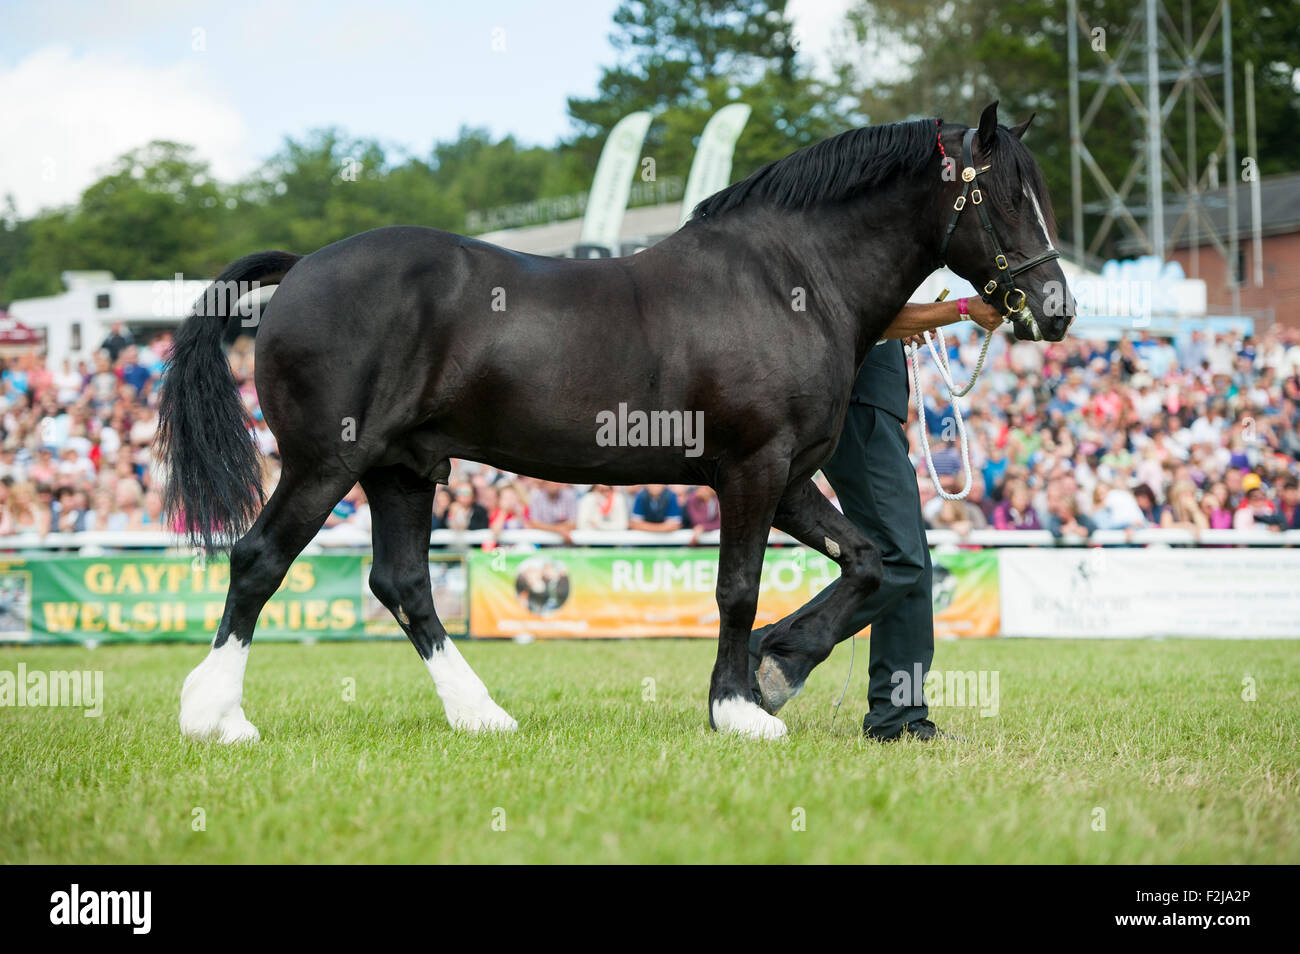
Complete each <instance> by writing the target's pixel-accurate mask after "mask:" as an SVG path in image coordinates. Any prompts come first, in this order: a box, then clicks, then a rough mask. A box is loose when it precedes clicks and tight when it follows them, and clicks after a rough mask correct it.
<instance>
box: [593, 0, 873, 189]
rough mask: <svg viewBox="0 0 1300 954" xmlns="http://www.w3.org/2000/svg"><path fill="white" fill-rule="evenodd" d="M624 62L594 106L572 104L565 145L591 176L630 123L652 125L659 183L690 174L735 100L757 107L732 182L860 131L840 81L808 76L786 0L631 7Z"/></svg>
mask: <svg viewBox="0 0 1300 954" xmlns="http://www.w3.org/2000/svg"><path fill="white" fill-rule="evenodd" d="M614 24H615V26H616V28H617V29H616V31H615V33H614V34H613V36H612V38H611V39H612V42H613V44H614V47H615V49H616V50H618V51H619V62H618V63H617V64H616V65H614V66H611V67H608V68H606V69H605V70H604V72H603V73H602V75H601V78H600V81H599V83H598V86H597V95H596V96H595V97H594V98H591V99H581V98H576V97H575V98H571V99H570V100H569V115H570V117H571V118H572V119H573V121H574V124H575V126H576V127H577V130H578V133H577V135H576V137H575V138H574V140H573V141H572V142H570V143H569V144H568V145H569V147H570V148H572V149H574V150H575V151H576V152H577V153H578V154H579V155H580V156H581V157H582V158H583V161H584V162H585V164H586V166H587V168H588V169H594V168H595V163H596V159H597V157H598V156H599V154H600V149H601V147H602V146H603V144H604V141H605V137H606V136H607V135H608V134H609V131H610V130H611V129H612V128H613V127H614V124H615V123H617V122H618V120H619V119H621V118H622V117H623V116H625V115H627V114H628V113H630V112H633V111H636V110H641V109H644V110H649V111H650V112H651V113H652V114H653V115H654V117H655V122H654V123H653V124H652V125H651V127H650V132H649V134H648V135H647V137H646V146H645V153H646V154H647V155H649V156H652V157H654V159H655V160H656V167H657V170H656V171H657V173H658V174H659V175H661V176H662V175H666V174H676V175H681V176H682V177H685V176H686V173H687V171H688V170H689V168H690V162H691V159H692V158H693V155H694V150H695V146H696V145H697V144H698V142H699V134H700V132H701V131H702V129H703V127H704V124H705V122H706V121H707V120H708V117H709V116H711V115H712V114H713V113H714V112H715V111H716V110H718V109H719V108H721V107H722V106H725V105H726V104H727V103H730V102H746V103H749V104H750V105H751V106H752V107H754V112H753V115H752V116H751V118H750V120H749V123H748V125H747V126H746V128H745V132H744V134H743V135H742V136H741V139H740V142H739V143H738V144H737V148H736V158H735V163H734V168H735V177H737V178H738V177H741V176H744V175H748V174H749V173H750V172H752V171H754V170H755V169H756V168H758V167H759V166H760V165H762V164H763V163H766V162H770V161H771V160H773V159H778V158H780V157H781V156H783V155H785V154H787V153H789V152H790V151H792V150H794V149H796V148H798V147H800V146H803V145H807V144H809V143H811V142H816V141H817V140H819V139H823V138H825V137H826V136H828V135H831V134H833V133H836V132H841V131H843V130H844V129H846V128H849V127H850V126H853V125H855V124H856V123H857V122H858V121H859V120H860V117H859V116H858V115H857V114H856V113H855V112H854V111H853V109H852V108H851V106H852V104H851V103H848V102H847V101H846V99H845V97H844V95H843V93H842V91H841V90H840V89H839V88H838V86H837V84H836V83H823V82H820V81H818V80H817V79H815V78H814V77H813V76H812V75H811V74H810V73H809V72H808V70H807V69H806V67H805V66H804V64H803V62H802V60H801V59H800V57H799V55H798V51H797V50H796V41H795V34H794V27H793V24H792V22H791V20H790V18H789V16H788V14H787V13H786V2H785V0H743V2H739V3H736V2H722V0H624V2H623V3H622V4H620V6H619V7H618V10H617V11H616V12H615V14H614Z"/></svg>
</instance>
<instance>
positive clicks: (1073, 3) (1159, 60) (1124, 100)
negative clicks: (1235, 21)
mask: <svg viewBox="0 0 1300 954" xmlns="http://www.w3.org/2000/svg"><path fill="white" fill-rule="evenodd" d="M1176 2H1177V0H1169V3H1170V4H1173V3H1176ZM1067 6H1068V16H1067V31H1068V37H1067V39H1068V44H1069V110H1070V182H1071V196H1070V198H1071V211H1072V216H1073V218H1072V225H1073V230H1074V241H1075V253H1076V255H1078V256H1079V259H1080V260H1083V257H1084V255H1085V254H1086V255H1089V256H1095V255H1096V254H1097V253H1098V251H1099V250H1100V249H1101V248H1102V245H1103V243H1104V242H1105V241H1106V239H1107V238H1108V237H1109V236H1110V234H1111V232H1112V230H1114V229H1115V228H1116V227H1117V226H1119V227H1120V228H1121V229H1122V230H1123V231H1124V232H1126V233H1127V235H1128V237H1130V238H1132V239H1135V240H1137V241H1138V242H1139V243H1140V244H1141V245H1143V246H1144V247H1145V249H1146V251H1147V252H1148V253H1150V254H1155V255H1159V256H1160V257H1161V259H1164V258H1165V255H1166V253H1167V251H1168V250H1169V248H1170V247H1171V246H1172V245H1173V244H1174V243H1175V242H1177V241H1179V240H1180V239H1182V238H1183V237H1184V236H1186V237H1187V238H1188V240H1189V242H1190V244H1191V248H1190V254H1191V263H1190V264H1191V269H1190V270H1191V273H1192V274H1191V277H1194V278H1195V277H1199V274H1198V273H1199V256H1198V252H1197V247H1198V245H1199V244H1200V242H1201V240H1202V238H1204V239H1208V240H1209V242H1210V244H1212V245H1213V246H1214V247H1215V249H1217V251H1218V252H1219V254H1220V255H1222V256H1223V258H1224V261H1225V264H1226V265H1227V268H1226V274H1227V276H1228V283H1229V285H1230V287H1231V288H1232V298H1233V306H1234V311H1240V289H1239V286H1240V276H1239V275H1238V261H1239V259H1238V237H1237V179H1238V176H1239V175H1240V168H1239V166H1238V164H1237V144H1236V141H1235V129H1236V124H1235V118H1234V115H1233V86H1232V80H1233V62H1232V22H1231V12H1232V11H1231V6H1230V0H1219V3H1218V5H1217V6H1216V7H1215V10H1214V13H1213V14H1212V15H1211V16H1210V18H1209V21H1208V22H1206V23H1205V24H1204V25H1203V26H1201V27H1200V29H1199V31H1197V30H1195V29H1194V26H1193V23H1192V13H1191V3H1190V0H1182V23H1181V24H1179V23H1176V22H1175V21H1174V19H1173V18H1172V17H1171V16H1170V14H1169V11H1168V9H1167V8H1166V4H1165V2H1162V0H1141V2H1139V3H1138V4H1136V6H1135V8H1134V10H1133V14H1132V16H1131V17H1130V19H1129V21H1128V23H1127V24H1126V25H1125V26H1124V27H1123V29H1122V30H1121V31H1119V36H1118V37H1116V36H1115V31H1114V30H1110V31H1106V30H1101V29H1099V28H1095V27H1094V26H1093V25H1091V24H1090V23H1089V22H1088V21H1087V19H1085V18H1084V16H1083V15H1082V14H1081V13H1080V12H1079V8H1078V7H1079V5H1078V0H1067ZM1080 31H1082V33H1083V38H1084V42H1085V46H1084V51H1085V55H1086V56H1088V57H1089V58H1092V59H1093V60H1094V61H1095V62H1096V63H1097V66H1096V67H1094V68H1090V69H1080V63H1079V56H1080V51H1079V43H1080ZM1108 33H1109V34H1110V35H1109V36H1108V35H1107V34H1108ZM1216 33H1217V34H1218V35H1219V41H1220V42H1219V50H1218V53H1219V56H1218V61H1217V62H1216V61H1214V60H1213V59H1210V57H1214V55H1215V51H1214V50H1213V49H1211V47H1210V44H1211V42H1212V41H1213V40H1214V38H1215V34H1216ZM1116 41H1118V42H1116ZM1215 76H1219V77H1222V86H1221V90H1220V94H1219V96H1216V95H1215V92H1214V91H1213V90H1211V88H1210V85H1209V83H1208V82H1207V79H1208V78H1210V77H1215ZM1081 84H1086V85H1088V86H1089V87H1090V90H1091V94H1090V98H1089V100H1088V103H1087V107H1086V108H1085V109H1084V110H1083V111H1082V113H1081V112H1080V102H1079V100H1080V86H1081ZM1138 88H1142V91H1141V92H1139V89H1138ZM1112 90H1113V91H1115V92H1116V93H1117V94H1118V95H1117V96H1116V97H1112V96H1110V95H1109V94H1110V93H1111V91H1112ZM1116 99H1117V100H1118V107H1119V108H1120V109H1123V110H1126V111H1127V112H1128V113H1129V115H1133V116H1136V117H1137V118H1138V120H1139V121H1140V122H1141V123H1142V125H1143V128H1144V130H1145V133H1144V137H1143V140H1142V142H1141V143H1140V147H1139V148H1137V149H1135V152H1134V156H1133V159H1132V162H1131V163H1130V164H1129V167H1128V169H1127V171H1126V172H1125V174H1124V177H1123V179H1122V180H1120V182H1119V184H1118V185H1115V184H1114V183H1113V182H1112V180H1111V179H1110V177H1109V176H1107V174H1106V173H1105V171H1103V170H1102V169H1101V167H1100V166H1099V165H1098V164H1097V162H1096V160H1095V159H1094V158H1093V156H1092V154H1091V152H1089V150H1088V146H1087V142H1086V137H1087V134H1088V131H1089V130H1090V129H1092V128H1093V127H1094V126H1095V125H1096V123H1097V122H1098V120H1099V119H1102V118H1104V117H1103V110H1104V109H1107V108H1109V109H1114V108H1115V102H1114V101H1115V100H1116ZM1180 101H1183V102H1184V103H1185V107H1186V108H1185V110H1184V112H1185V114H1186V120H1187V122H1186V130H1185V132H1184V137H1185V147H1184V149H1183V150H1182V151H1181V154H1180V151H1179V150H1178V149H1177V148H1176V147H1175V145H1174V143H1175V141H1176V137H1175V136H1174V135H1170V134H1168V131H1167V130H1166V129H1165V124H1166V122H1168V120H1169V117H1170V115H1171V114H1172V113H1173V111H1174V109H1175V108H1176V107H1177V106H1178V105H1179V102H1180ZM1220 102H1221V103H1222V105H1220ZM1198 106H1199V108H1200V109H1201V110H1203V111H1204V112H1205V114H1206V115H1208V116H1210V117H1211V118H1212V120H1213V122H1214V126H1215V127H1216V130H1217V133H1216V135H1217V136H1218V142H1217V143H1216V144H1215V146H1214V148H1213V150H1211V152H1210V154H1209V158H1208V161H1207V162H1205V164H1204V167H1203V168H1198V164H1199V163H1198V156H1199V155H1200V152H1199V151H1198V147H1197V142H1196V136H1197V130H1196V117H1197V108H1198ZM1112 115H1113V114H1112ZM1221 160H1222V161H1224V163H1225V180H1226V185H1227V191H1228V202H1227V229H1226V234H1223V233H1221V232H1220V230H1219V229H1217V228H1216V227H1215V224H1214V222H1213V221H1212V220H1211V219H1210V217H1209V216H1208V215H1207V214H1206V207H1207V200H1206V199H1205V198H1204V196H1203V193H1205V192H1206V191H1207V190H1212V189H1215V188H1217V187H1218V184H1219V182H1218V180H1219V163H1220V161H1221ZM1084 168H1086V169H1087V171H1088V173H1089V176H1090V178H1091V181H1092V184H1093V185H1094V186H1095V187H1096V189H1097V190H1099V191H1100V192H1101V195H1102V198H1101V200H1100V201H1095V202H1090V203H1085V202H1084V201H1083V188H1084V175H1083V171H1084ZM1139 180H1144V184H1145V188H1146V197H1145V201H1144V202H1143V201H1139V200H1138V199H1137V198H1136V197H1135V196H1134V195H1133V193H1134V191H1135V187H1136V186H1137V185H1138V183H1139ZM1255 180H1256V181H1255V185H1256V186H1258V176H1256V177H1255ZM1167 192H1168V194H1167ZM1084 212H1090V213H1094V214H1096V213H1100V214H1101V216H1102V218H1101V222H1100V223H1099V224H1098V226H1097V229H1096V231H1095V232H1094V233H1093V235H1092V236H1091V238H1090V239H1089V238H1088V237H1087V236H1086V235H1085V232H1084V219H1083V215H1084ZM1174 214H1176V215H1177V218H1176V219H1174V224H1173V227H1172V228H1167V227H1166V226H1167V219H1166V216H1167V215H1169V216H1172V215H1174ZM1143 216H1144V217H1145V220H1146V223H1145V226H1144V225H1143V224H1142V223H1140V222H1139V221H1138V219H1139V217H1143Z"/></svg>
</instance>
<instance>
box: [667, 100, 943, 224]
mask: <svg viewBox="0 0 1300 954" xmlns="http://www.w3.org/2000/svg"><path fill="white" fill-rule="evenodd" d="M936 123H937V125H936ZM942 123H943V121H942V120H937V121H936V120H934V119H918V120H912V121H910V122H902V123H890V124H889V125H887V126H861V127H859V128H857V129H850V130H849V131H848V132H843V133H840V134H839V135H838V136H832V137H831V138H830V139H824V140H822V141H821V142H818V143H814V144H813V145H811V146H805V147H804V148H802V149H800V150H798V151H797V152H792V153H791V154H790V155H788V156H786V157H785V158H784V159H777V160H776V161H775V162H769V163H768V164H767V165H765V166H763V168H761V169H759V170H758V171H757V172H755V173H754V174H753V175H751V176H750V177H749V178H747V179H741V180H740V181H739V182H737V183H735V184H734V185H729V186H727V187H726V188H725V189H723V190H722V191H720V192H715V193H714V194H713V195H711V196H709V197H708V198H707V199H705V200H704V201H703V202H701V203H700V204H699V205H697V206H696V207H695V211H694V213H693V214H692V216H691V217H692V218H693V219H708V218H713V217H715V216H718V215H721V214H722V213H724V212H728V211H730V210H731V209H734V208H736V207H737V206H739V205H742V204H744V203H746V202H748V201H753V200H758V201H762V202H766V203H769V204H772V205H776V206H780V207H783V208H792V209H806V208H808V207H809V206H812V205H816V204H818V203H820V202H833V201H836V200H839V199H847V198H850V197H851V196H854V195H857V194H858V193H860V192H862V191H864V190H866V189H869V188H870V187H872V186H874V185H879V184H880V183H882V182H885V181H886V180H888V179H891V178H893V177H894V176H896V175H898V174H899V173H900V172H905V171H908V170H915V169H917V168H919V167H920V165H921V164H922V163H924V162H925V161H926V160H927V159H929V158H930V157H931V156H933V155H935V154H936V153H937V151H938V150H937V140H938V132H939V128H940V126H941V125H942Z"/></svg>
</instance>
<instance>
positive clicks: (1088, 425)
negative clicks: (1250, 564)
mask: <svg viewBox="0 0 1300 954" xmlns="http://www.w3.org/2000/svg"><path fill="white" fill-rule="evenodd" d="M977 354H978V339H975V338H973V337H972V338H968V339H966V340H964V341H962V342H960V343H958V344H952V343H950V348H949V356H950V360H951V362H952V364H953V367H954V377H955V379H957V380H959V381H960V380H964V379H965V377H966V376H967V375H968V373H969V370H968V369H969V368H971V367H972V366H973V364H974V361H975V358H976V356H977ZM929 364H930V361H929V358H928V357H926V358H925V360H924V361H923V362H922V365H923V369H925V370H923V372H922V378H923V383H922V388H923V391H924V395H925V417H926V422H927V426H928V428H929V431H930V434H931V435H932V437H931V441H932V443H933V444H934V446H935V448H936V449H935V453H934V454H933V458H934V467H933V472H931V471H930V468H929V467H928V466H927V465H926V464H925V463H924V461H923V459H922V456H923V455H921V454H920V453H914V454H913V460H914V461H915V462H916V463H917V472H918V481H919V483H920V492H921V499H922V508H923V511H924V513H925V517H926V521H927V525H928V526H930V527H931V528H936V529H938V528H943V529H952V530H956V531H958V532H960V533H965V532H969V531H970V530H974V529H984V528H986V527H987V528H993V529H998V530H1049V531H1051V532H1052V533H1053V534H1054V535H1056V536H1058V537H1059V536H1063V535H1070V536H1075V537H1086V536H1088V535H1089V534H1091V533H1092V532H1093V531H1095V530H1136V529H1143V528H1153V527H1163V528H1178V529H1184V530H1189V531H1193V532H1199V531H1201V530H1207V529H1215V530H1222V529H1250V528H1254V529H1260V528H1264V529H1268V530H1275V531H1276V530H1282V529H1300V507H1298V506H1297V504H1298V503H1300V463H1298V461H1300V331H1297V330H1296V329H1294V328H1281V329H1278V328H1270V329H1268V330H1265V331H1264V332H1263V333H1262V334H1260V335H1259V336H1258V337H1245V336H1242V335H1240V334H1236V333H1228V334H1213V335H1212V334H1207V333H1205V332H1200V331H1196V332H1192V333H1191V334H1189V335H1187V336H1185V337H1184V338H1182V339H1180V340H1178V341H1174V340H1171V339H1168V338H1159V337H1156V336H1154V335H1152V334H1150V333H1149V332H1147V331H1142V330H1139V331H1135V332H1132V333H1130V334H1126V335H1124V336H1123V337H1121V338H1120V339H1119V340H1118V341H1115V342H1106V341H1098V340H1088V339H1084V338H1079V337H1071V338H1067V339H1066V340H1065V341H1062V342H1059V343H1054V344H1048V345H1042V344H1034V343H1029V342H1017V343H1015V344H1011V345H1008V344H1007V343H1006V340H1005V339H1000V340H999V341H998V342H997V343H996V344H995V345H994V348H993V349H992V350H991V352H990V359H989V364H988V367H987V369H986V371H985V376H984V377H983V378H982V380H981V382H980V383H979V384H978V385H977V386H976V388H975V390H974V391H973V392H972V393H971V394H970V395H969V396H968V397H967V398H965V399H964V400H963V402H962V406H961V409H962V410H963V412H964V414H965V416H966V422H967V423H966V428H967V431H968V433H969V435H970V446H971V466H972V471H973V473H972V488H971V492H970V495H969V497H968V498H967V499H966V500H965V501H961V502H954V501H948V500H945V499H943V498H942V497H941V496H940V495H939V494H938V493H937V492H936V486H937V487H939V488H942V489H943V490H945V491H947V492H949V493H951V492H953V491H954V490H957V489H960V488H961V486H963V484H964V468H963V462H962V458H961V455H960V453H959V451H958V449H957V444H956V443H955V441H950V440H945V439H946V438H952V437H954V434H955V422H954V420H953V408H952V403H951V401H950V400H946V399H945V397H944V396H945V395H946V394H947V391H946V389H944V388H942V386H941V385H940V383H939V381H938V377H937V374H933V373H931V369H929ZM909 433H910V434H911V437H912V442H913V446H914V447H915V445H916V443H917V442H916V434H915V428H914V427H912V428H909Z"/></svg>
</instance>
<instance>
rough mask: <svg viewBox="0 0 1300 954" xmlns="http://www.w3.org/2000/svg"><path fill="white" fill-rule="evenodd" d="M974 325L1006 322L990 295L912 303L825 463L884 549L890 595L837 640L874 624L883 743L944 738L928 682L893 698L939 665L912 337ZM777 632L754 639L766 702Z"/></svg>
mask: <svg viewBox="0 0 1300 954" xmlns="http://www.w3.org/2000/svg"><path fill="white" fill-rule="evenodd" d="M966 319H969V320H972V321H974V322H976V323H978V324H979V325H980V326H981V327H983V328H984V329H985V330H986V331H989V332H990V333H991V332H992V331H994V330H996V329H997V328H998V327H999V326H1000V325H1001V324H1002V320H1003V319H1002V315H1001V313H1000V312H998V310H997V309H996V308H994V307H993V306H992V305H989V304H986V303H985V302H984V301H983V300H982V299H980V298H966V299H961V300H959V301H951V302H946V301H945V302H934V303H926V304H909V305H907V306H906V307H904V308H903V310H902V311H901V312H899V314H898V317H897V318H895V319H894V321H893V323H892V324H891V325H890V326H889V328H888V329H887V330H886V331H885V340H882V341H881V342H880V343H879V344H877V345H876V346H875V347H874V348H872V349H871V352H870V354H868V355H867V357H866V360H864V361H863V362H862V367H861V368H860V369H859V370H858V377H857V380H856V381H855V382H854V384H853V393H852V396H851V397H850V398H849V409H848V413H847V414H846V415H845V418H844V428H843V430H841V431H840V440H839V443H838V444H837V445H836V447H835V450H834V452H833V453H832V454H831V457H830V460H828V461H827V462H826V463H825V464H824V465H823V466H822V473H823V474H825V475H826V479H827V480H828V481H830V485H831V487H833V488H834V490H835V493H836V495H837V496H838V497H839V502H840V506H841V508H843V510H844V515H845V516H846V517H848V518H849V519H850V520H851V521H853V523H854V524H856V525H857V526H858V528H859V529H861V530H862V531H863V532H864V533H865V534H866V535H867V536H868V537H870V538H871V540H872V542H873V543H875V544H876V546H877V547H879V548H880V557H881V561H882V564H883V569H884V577H883V580H882V581H881V584H880V589H878V590H876V592H875V593H873V594H872V595H871V596H870V597H868V599H867V600H866V601H865V602H864V603H863V604H862V605H861V606H860V607H858V610H857V612H856V613H855V614H854V615H853V617H852V619H851V620H850V621H849V625H848V628H847V629H846V630H845V631H844V632H843V633H840V634H839V636H838V638H837V639H836V642H839V641H841V640H845V639H848V638H849V637H851V636H852V635H853V634H854V633H856V632H858V631H859V630H861V629H862V628H863V627H864V626H867V625H868V624H870V626H871V662H870V666H869V674H870V687H869V689H868V699H869V702H870V707H871V708H870V711H868V712H867V714H866V717H865V718H864V719H863V720H862V731H863V732H864V733H865V734H866V735H867V737H868V738H872V739H878V740H879V741H881V742H888V741H891V740H894V739H897V738H899V737H901V736H902V734H903V733H904V732H907V733H908V734H910V735H911V736H912V737H914V738H916V739H920V740H922V741H929V740H931V739H933V738H934V737H935V735H942V734H943V733H941V732H940V731H939V730H938V729H936V728H935V725H934V723H933V722H931V721H930V719H929V709H928V707H927V706H926V705H925V702H924V700H923V699H922V698H921V695H920V686H919V685H917V686H916V688H915V690H914V692H915V695H913V692H908V693H907V704H905V705H902V706H898V705H895V704H894V701H893V699H892V694H893V692H894V689H895V685H896V684H897V679H896V678H895V677H894V674H895V673H904V674H906V677H907V684H908V685H912V684H914V680H915V679H916V674H917V672H918V669H917V667H918V666H919V667H920V669H919V672H920V677H921V680H922V682H924V679H925V676H926V674H927V673H928V672H929V671H930V662H931V660H932V659H933V658H934V614H933V603H932V593H931V588H932V582H931V569H930V548H929V546H928V545H927V543H926V538H925V520H924V518H923V517H922V515H921V495H920V492H919V491H918V489H917V482H916V470H915V468H913V466H912V462H911V460H910V459H909V458H908V456H907V450H908V445H907V433H906V426H907V409H908V403H909V398H910V391H909V389H908V384H907V360H906V358H905V357H904V354H903V339H908V340H913V341H916V338H917V336H919V335H920V334H921V333H922V332H924V331H933V330H934V329H935V328H937V327H939V326H941V325H950V324H953V323H954V322H958V321H963V320H966ZM922 426H924V422H922ZM837 582H838V581H837ZM835 585H836V583H832V584H831V585H830V586H828V587H826V589H824V590H822V592H821V593H819V594H817V596H815V597H814V598H813V600H812V603H814V604H815V603H819V602H820V601H822V600H824V599H826V598H827V597H828V596H829V595H830V592H831V589H832V588H833V587H834V586H835ZM770 628H771V626H770V625H769V626H764V627H763V628H762V629H757V630H755V631H754V632H753V633H751V634H750V638H749V652H750V662H751V680H750V684H751V686H752V687H753V689H754V694H755V696H756V698H757V701H758V702H759V704H760V705H764V700H763V699H762V696H761V693H760V692H759V691H758V681H757V678H755V677H754V675H753V671H754V670H756V669H757V667H758V663H759V655H758V649H759V642H760V641H761V639H762V637H763V636H764V634H765V633H766V631H767V630H768V629H770ZM764 708H767V707H766V705H764Z"/></svg>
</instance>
